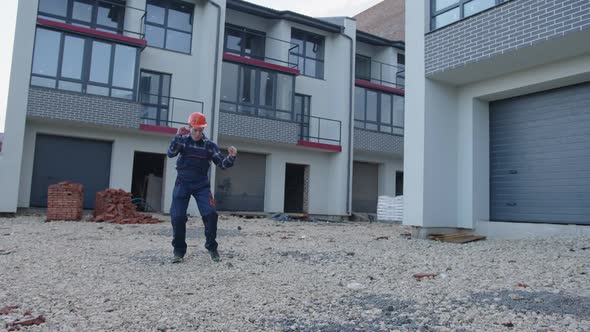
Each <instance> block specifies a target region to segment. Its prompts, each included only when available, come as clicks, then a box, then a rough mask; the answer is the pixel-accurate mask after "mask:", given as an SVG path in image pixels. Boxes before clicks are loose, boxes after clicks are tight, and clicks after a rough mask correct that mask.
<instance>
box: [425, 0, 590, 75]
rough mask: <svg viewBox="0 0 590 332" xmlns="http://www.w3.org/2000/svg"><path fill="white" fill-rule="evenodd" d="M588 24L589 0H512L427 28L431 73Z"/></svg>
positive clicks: (582, 27)
mask: <svg viewBox="0 0 590 332" xmlns="http://www.w3.org/2000/svg"><path fill="white" fill-rule="evenodd" d="M423 1H426V0H423ZM587 29H590V1H589V0H512V1H509V2H507V3H504V4H502V5H499V6H497V7H495V8H493V9H490V10H488V11H485V12H483V13H480V14H478V15H475V16H473V17H470V18H467V19H465V20H463V21H460V22H457V23H455V24H452V25H450V26H448V27H444V28H441V29H440V30H437V31H434V32H432V33H429V34H427V35H426V40H425V43H426V45H425V47H426V75H432V74H435V73H437V72H441V71H444V70H448V69H451V68H455V67H460V66H462V65H465V64H468V63H473V62H477V61H480V60H483V59H486V58H489V57H494V56H497V55H499V54H502V53H505V52H509V51H513V50H516V49H519V48H523V47H527V46H531V45H534V44H537V43H541V42H543V41H546V40H549V39H552V38H558V37H560V36H564V35H566V34H569V33H574V32H576V31H581V30H587Z"/></svg>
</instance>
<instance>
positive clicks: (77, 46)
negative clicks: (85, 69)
mask: <svg viewBox="0 0 590 332" xmlns="http://www.w3.org/2000/svg"><path fill="white" fill-rule="evenodd" d="M84 44H85V41H84V39H82V38H76V37H72V36H65V39H64V48H63V49H64V50H63V56H62V63H61V76H62V77H67V78H74V79H78V80H80V79H82V60H83V59H84Z"/></svg>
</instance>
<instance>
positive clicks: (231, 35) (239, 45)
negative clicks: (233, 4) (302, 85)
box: [223, 24, 300, 75]
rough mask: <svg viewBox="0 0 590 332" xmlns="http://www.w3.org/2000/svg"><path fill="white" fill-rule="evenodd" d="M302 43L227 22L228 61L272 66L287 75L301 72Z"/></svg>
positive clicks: (225, 48) (226, 48) (225, 51)
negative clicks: (300, 48) (300, 46)
mask: <svg viewBox="0 0 590 332" xmlns="http://www.w3.org/2000/svg"><path fill="white" fill-rule="evenodd" d="M298 50H299V45H297V44H295V43H292V42H290V41H286V40H281V39H278V38H273V37H269V36H267V35H266V34H265V33H264V32H260V31H255V30H251V29H248V28H244V27H239V26H235V25H231V24H227V25H226V27H225V40H224V56H223V59H224V60H226V61H232V62H238V63H243V64H248V65H252V66H256V67H260V68H266V69H272V70H275V71H280V72H285V73H288V74H293V75H298V74H299V73H300V71H299V68H298V66H299V65H298V64H299V57H298V56H296V55H293V54H292V53H298Z"/></svg>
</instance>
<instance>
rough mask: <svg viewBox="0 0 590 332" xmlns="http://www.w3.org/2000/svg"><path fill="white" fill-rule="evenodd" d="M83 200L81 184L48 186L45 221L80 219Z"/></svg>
mask: <svg viewBox="0 0 590 332" xmlns="http://www.w3.org/2000/svg"><path fill="white" fill-rule="evenodd" d="M83 200H84V190H83V187H82V185H81V184H77V183H72V182H69V181H64V182H60V183H58V184H54V185H51V186H49V188H48V189H47V219H46V221H52V220H75V221H78V220H80V219H82V203H83Z"/></svg>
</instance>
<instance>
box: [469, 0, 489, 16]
mask: <svg viewBox="0 0 590 332" xmlns="http://www.w3.org/2000/svg"><path fill="white" fill-rule="evenodd" d="M495 5H496V0H472V1H469V2H467V3H465V5H463V15H464V16H465V17H467V16H471V15H473V14H477V13H479V12H481V11H483V10H486V9H488V8H491V7H494V6H495Z"/></svg>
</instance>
